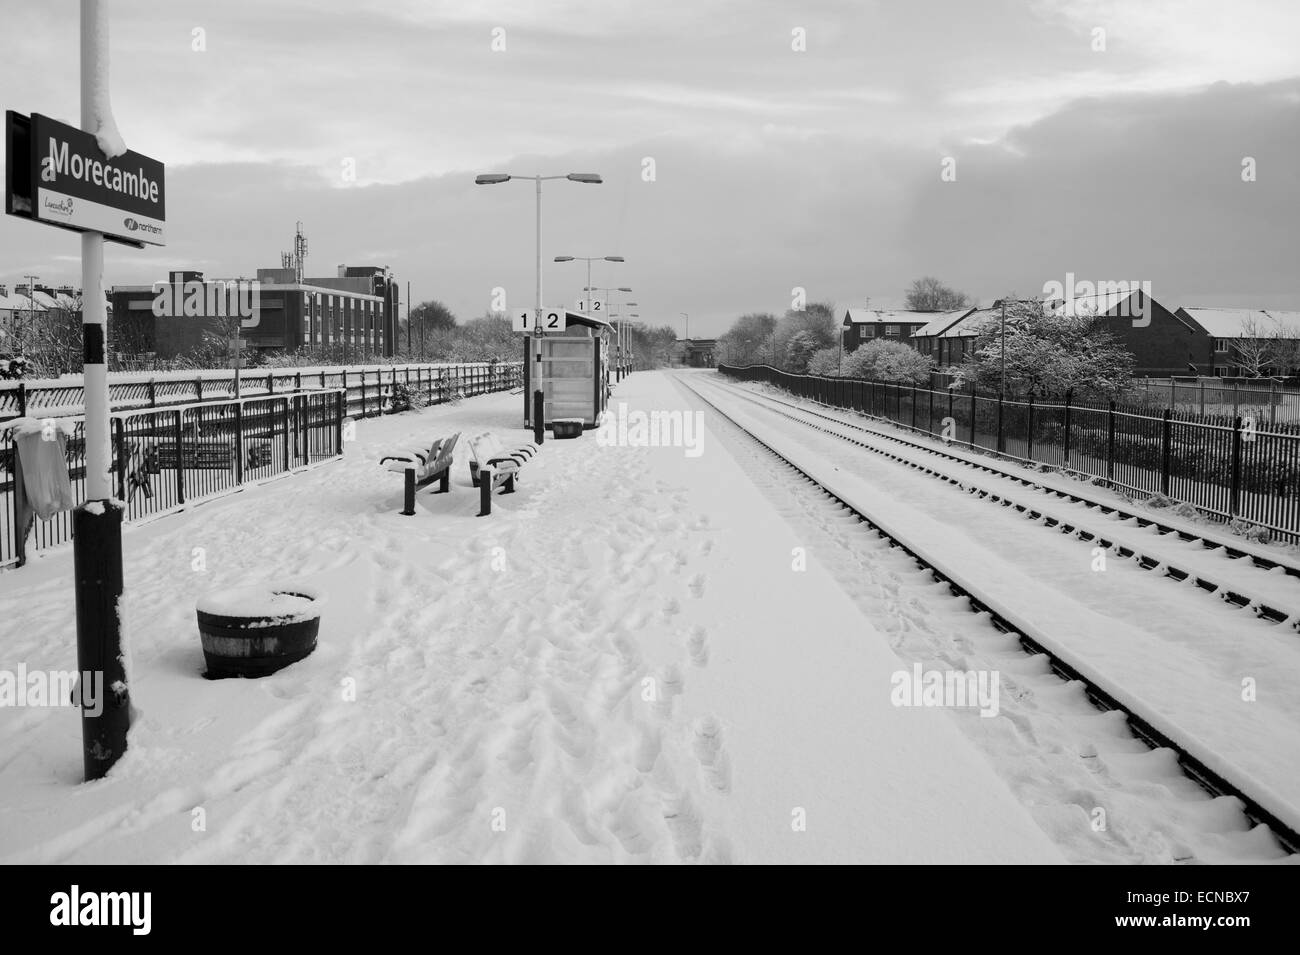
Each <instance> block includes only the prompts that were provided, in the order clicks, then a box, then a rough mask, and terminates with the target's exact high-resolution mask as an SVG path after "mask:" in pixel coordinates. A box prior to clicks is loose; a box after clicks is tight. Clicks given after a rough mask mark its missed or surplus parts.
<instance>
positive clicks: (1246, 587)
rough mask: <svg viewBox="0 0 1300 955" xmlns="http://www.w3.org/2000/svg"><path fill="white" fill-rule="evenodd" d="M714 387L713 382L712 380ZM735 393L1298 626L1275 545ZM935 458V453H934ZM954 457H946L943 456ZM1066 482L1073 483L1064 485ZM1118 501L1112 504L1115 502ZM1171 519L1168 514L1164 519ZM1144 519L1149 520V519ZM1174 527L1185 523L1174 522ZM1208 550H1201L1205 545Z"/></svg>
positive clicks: (951, 449)
mask: <svg viewBox="0 0 1300 955" xmlns="http://www.w3.org/2000/svg"><path fill="white" fill-rule="evenodd" d="M713 383H714V384H718V382H713ZM724 387H728V388H732V389H734V390H735V391H736V393H737V394H743V395H745V397H746V398H747V399H748V400H751V401H754V402H757V403H760V404H766V405H769V406H771V407H772V408H773V409H775V410H779V412H780V413H782V414H786V415H790V416H793V417H795V418H798V419H799V420H804V421H807V422H808V423H810V424H812V425H813V426H815V427H818V428H823V429H826V430H827V431H829V432H830V433H833V434H837V435H841V436H843V437H845V438H847V439H848V440H851V441H854V442H857V443H859V444H862V445H865V446H867V447H870V448H874V449H876V450H879V451H881V452H884V453H886V454H888V455H890V456H892V457H895V458H900V459H902V460H904V461H908V462H910V463H912V464H914V465H916V466H917V467H919V468H923V469H925V470H927V471H932V472H935V473H936V474H940V475H943V476H945V477H947V478H949V479H950V480H952V481H954V482H956V483H958V484H959V485H960V486H961V487H963V488H964V489H966V490H968V491H972V492H975V491H979V492H981V493H983V494H987V495H996V496H997V497H998V498H1000V499H1001V500H1010V501H1014V502H1015V503H1016V504H1018V505H1023V506H1025V507H1029V508H1032V509H1033V510H1034V511H1036V512H1038V513H1039V514H1040V515H1042V516H1043V517H1048V518H1051V519H1053V520H1055V521H1057V522H1059V523H1061V524H1066V525H1069V526H1072V527H1074V528H1081V529H1084V530H1087V531H1089V532H1091V533H1092V534H1094V535H1096V536H1098V537H1102V538H1104V539H1105V540H1106V541H1108V542H1109V543H1110V544H1112V545H1114V546H1118V547H1123V548H1126V549H1128V550H1130V551H1133V552H1135V553H1136V554H1139V555H1142V556H1145V557H1148V558H1150V559H1151V560H1153V561H1154V562H1155V563H1156V564H1157V565H1159V566H1161V567H1176V568H1178V569H1179V570H1181V571H1183V572H1185V573H1188V574H1191V575H1192V576H1194V577H1200V578H1202V579H1204V580H1209V581H1213V582H1214V583H1216V584H1218V585H1220V587H1221V589H1222V590H1223V591H1224V592H1232V593H1236V594H1247V595H1250V596H1251V597H1253V598H1255V601H1256V602H1257V603H1259V604H1263V605H1266V606H1268V607H1271V608H1274V609H1279V610H1281V611H1282V612H1283V613H1285V614H1286V615H1287V616H1288V617H1289V618H1291V621H1292V623H1293V624H1294V623H1300V573H1287V572H1286V570H1285V569H1284V568H1283V567H1282V566H1280V565H1281V564H1287V565H1288V566H1290V567H1294V565H1292V564H1290V562H1289V561H1288V556H1289V555H1287V554H1285V553H1284V552H1282V551H1281V549H1280V548H1276V550H1277V551H1278V552H1277V553H1275V554H1270V553H1267V550H1266V549H1265V548H1262V547H1259V546H1258V545H1251V544H1250V543H1248V542H1247V541H1244V540H1238V541H1234V542H1231V543H1230V544H1229V543H1225V544H1224V545H1223V546H1215V545H1216V542H1218V541H1220V540H1222V539H1223V538H1222V537H1221V536H1220V535H1216V534H1215V532H1214V531H1213V530H1211V529H1209V528H1207V527H1204V526H1202V527H1195V529H1193V526H1187V527H1180V530H1184V531H1185V532H1186V533H1190V534H1196V535H1198V539H1195V540H1185V539H1183V538H1181V537H1179V536H1177V535H1175V534H1165V533H1161V531H1160V530H1159V528H1157V527H1156V526H1155V525H1152V524H1147V525H1145V526H1143V525H1142V524H1140V523H1139V522H1138V521H1137V520H1136V519H1135V518H1133V517H1126V516H1121V515H1118V514H1116V513H1110V514H1107V513H1104V512H1102V511H1100V510H1098V509H1096V508H1094V507H1090V506H1089V505H1088V504H1086V503H1084V502H1083V501H1078V500H1069V499H1064V498H1061V497H1059V496H1057V495H1056V494H1054V493H1046V492H1044V491H1043V490H1041V488H1050V489H1055V490H1060V491H1061V492H1062V493H1069V494H1077V495H1080V496H1084V495H1085V491H1084V489H1083V488H1081V487H1079V486H1078V482H1077V481H1070V479H1069V478H1066V477H1064V476H1062V475H1052V474H1043V473H1039V472H1033V471H1028V470H1027V469H1023V468H1019V467H1018V466H1017V465H1015V464H1014V463H1012V462H1006V461H998V462H996V463H993V462H990V461H989V460H988V459H987V458H985V459H984V460H979V457H977V456H973V455H972V454H971V453H970V452H967V451H965V450H964V449H961V448H958V447H956V446H955V445H954V446H945V447H943V448H938V447H936V448H935V449H934V450H933V451H931V450H929V449H927V448H925V447H924V445H923V444H922V445H921V446H919V447H917V446H913V444H912V442H923V441H924V440H925V438H924V437H923V436H917V435H914V434H910V433H909V434H906V435H904V434H902V433H900V432H898V431H893V430H891V429H890V428H889V426H888V425H883V424H881V423H879V422H876V421H874V420H872V419H870V418H867V417H865V416H861V415H856V414H854V413H853V412H850V411H844V410H841V409H834V408H826V407H824V406H821V405H814V406H813V407H811V408H809V407H801V406H800V404H799V402H797V401H795V400H791V399H790V398H787V397H785V396H777V395H773V394H771V393H768V392H766V391H762V390H756V389H753V388H747V387H744V386H740V385H726V386H724ZM941 455H942V456H941ZM949 455H951V456H952V457H955V458H958V459H959V460H952V459H950V458H948V457H946V456H949ZM963 460H971V461H973V462H975V463H978V464H979V465H980V466H981V467H982V468H983V467H1006V468H1008V470H1009V471H1023V472H1024V474H1023V475H1022V477H1023V478H1024V479H1030V480H1033V481H1035V482H1036V483H1038V484H1039V485H1040V489H1037V490H1036V489H1033V488H1028V487H1026V486H1025V485H1023V484H1021V483H1020V481H1018V480H1015V479H1013V478H1011V477H1005V476H1000V475H998V474H996V473H991V472H988V471H985V470H976V469H974V468H972V467H970V466H969V465H967V464H963V463H962V461H963ZM1071 484H1073V485H1075V486H1073V487H1071V486H1070V485H1071ZM1117 503H1118V502H1117ZM1112 506H1113V505H1112ZM1169 516H1172V515H1169ZM1167 517H1168V516H1167V515H1165V514H1161V515H1159V518H1158V519H1159V520H1160V521H1161V522H1166V520H1167ZM1150 519H1152V520H1155V519H1156V518H1155V517H1154V516H1153V517H1151V518H1150ZM1175 523H1176V524H1186V523H1187V522H1185V521H1178V520H1177V519H1176V518H1175ZM1207 543H1208V544H1210V545H1211V546H1210V547H1208V548H1207V546H1206V544H1207ZM1228 547H1231V548H1232V549H1234V550H1237V551H1238V553H1244V554H1247V555H1258V557H1259V558H1260V560H1263V561H1266V562H1268V561H1273V562H1277V565H1275V566H1272V567H1269V568H1268V569H1262V568H1261V567H1260V566H1258V565H1257V564H1256V562H1255V560H1254V559H1253V558H1252V557H1251V556H1234V555H1232V554H1230V553H1228V551H1227V548H1228Z"/></svg>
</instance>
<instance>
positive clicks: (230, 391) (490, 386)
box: [0, 362, 523, 421]
mask: <svg viewBox="0 0 1300 955" xmlns="http://www.w3.org/2000/svg"><path fill="white" fill-rule="evenodd" d="M448 378H453V379H458V380H459V381H460V382H461V383H462V385H463V387H464V389H465V393H466V394H483V393H484V392H487V391H500V390H502V388H505V387H511V388H518V387H520V385H521V383H522V381H523V366H522V364H521V363H520V362H467V363H462V364H427V365H402V366H397V365H393V366H378V367H377V366H373V365H359V366H356V367H352V368H339V367H329V368H310V369H301V368H268V369H257V370H248V371H243V372H241V373H240V377H239V393H240V397H241V398H247V397H252V396H268V395H282V394H285V393H289V392H298V391H304V390H315V389H325V388H343V389H344V390H346V391H347V392H348V404H349V407H351V406H354V405H355V406H356V408H357V410H358V413H362V414H363V416H369V413H370V412H369V410H366V411H364V412H362V411H361V410H360V409H362V407H363V406H364V407H365V408H367V409H369V408H370V407H371V406H377V403H378V402H380V401H381V400H382V398H383V397H384V395H385V394H386V393H389V392H391V390H392V387H393V385H394V383H396V382H402V383H404V384H406V385H408V386H409V387H412V388H415V389H418V390H419V391H421V392H422V393H424V394H425V395H426V397H427V398H428V400H430V401H431V402H433V403H436V402H438V401H440V400H445V397H446V396H445V395H444V394H443V391H445V389H444V388H442V387H440V386H439V384H438V382H439V381H440V380H443V381H445V380H446V379H448ZM108 388H109V403H110V405H111V406H112V408H113V410H114V411H117V410H122V409H127V408H161V407H168V406H171V405H178V404H191V403H194V402H199V401H220V400H232V399H234V397H235V376H234V372H231V371H219V372H211V371H204V372H194V373H193V374H189V375H181V374H179V373H176V372H171V373H160V374H158V375H154V376H150V375H129V376H128V375H113V376H111V377H110V378H109V385H108ZM82 406H83V397H82V390H81V381H80V378H79V377H78V378H70V379H68V380H67V382H66V384H65V383H64V382H63V381H59V382H57V383H29V382H24V381H17V382H0V421H5V420H7V419H9V418H18V417H22V416H24V415H30V416H32V417H35V418H43V417H57V416H61V415H73V414H78V413H80V412H81V410H82Z"/></svg>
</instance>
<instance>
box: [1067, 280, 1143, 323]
mask: <svg viewBox="0 0 1300 955" xmlns="http://www.w3.org/2000/svg"><path fill="white" fill-rule="evenodd" d="M1117 284H1118V285H1119V287H1118V288H1114V289H1108V290H1107V291H1105V292H1098V293H1095V294H1093V295H1078V296H1075V297H1074V298H1073V299H1070V300H1068V301H1065V300H1062V299H1055V300H1052V301H1047V302H1044V303H1043V308H1044V310H1047V311H1050V312H1052V313H1053V314H1056V315H1108V314H1110V313H1111V312H1112V311H1114V310H1115V309H1117V308H1119V307H1120V306H1121V305H1122V304H1124V303H1125V302H1127V301H1128V300H1129V299H1131V298H1133V297H1134V296H1136V295H1138V294H1139V293H1140V292H1141V291H1142V288H1141V286H1139V285H1138V284H1137V283H1136V282H1122V283H1117ZM1147 297H1148V298H1150V295H1148V296H1147ZM1136 304H1137V303H1133V305H1134V306H1135V305H1136ZM1130 307H1133V306H1130Z"/></svg>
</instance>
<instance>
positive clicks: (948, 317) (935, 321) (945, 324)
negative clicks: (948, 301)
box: [912, 308, 975, 338]
mask: <svg viewBox="0 0 1300 955" xmlns="http://www.w3.org/2000/svg"><path fill="white" fill-rule="evenodd" d="M973 311H975V309H973V308H958V309H954V310H953V311H951V312H932V313H930V314H932V315H933V316H934V317H933V318H931V319H930V320H929V321H928V322H926V323H925V324H924V325H922V326H921V327H920V328H918V329H917V330H916V331H914V332H912V337H913V338H927V337H930V336H932V335H939V334H941V333H943V332H946V331H947V330H948V329H949V328H951V327H952V325H953V323H954V322H958V321H960V320H961V319H963V318H965V317H966V316H967V315H969V314H970V313H971V312H973Z"/></svg>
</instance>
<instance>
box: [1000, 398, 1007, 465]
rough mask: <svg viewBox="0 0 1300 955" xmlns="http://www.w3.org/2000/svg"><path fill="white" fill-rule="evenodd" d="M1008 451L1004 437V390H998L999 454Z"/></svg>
mask: <svg viewBox="0 0 1300 955" xmlns="http://www.w3.org/2000/svg"><path fill="white" fill-rule="evenodd" d="M1005 451H1006V444H1005V442H1004V441H1003V439H1002V392H1000V391H999V392H998V454H1002V453H1004V452H1005Z"/></svg>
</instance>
